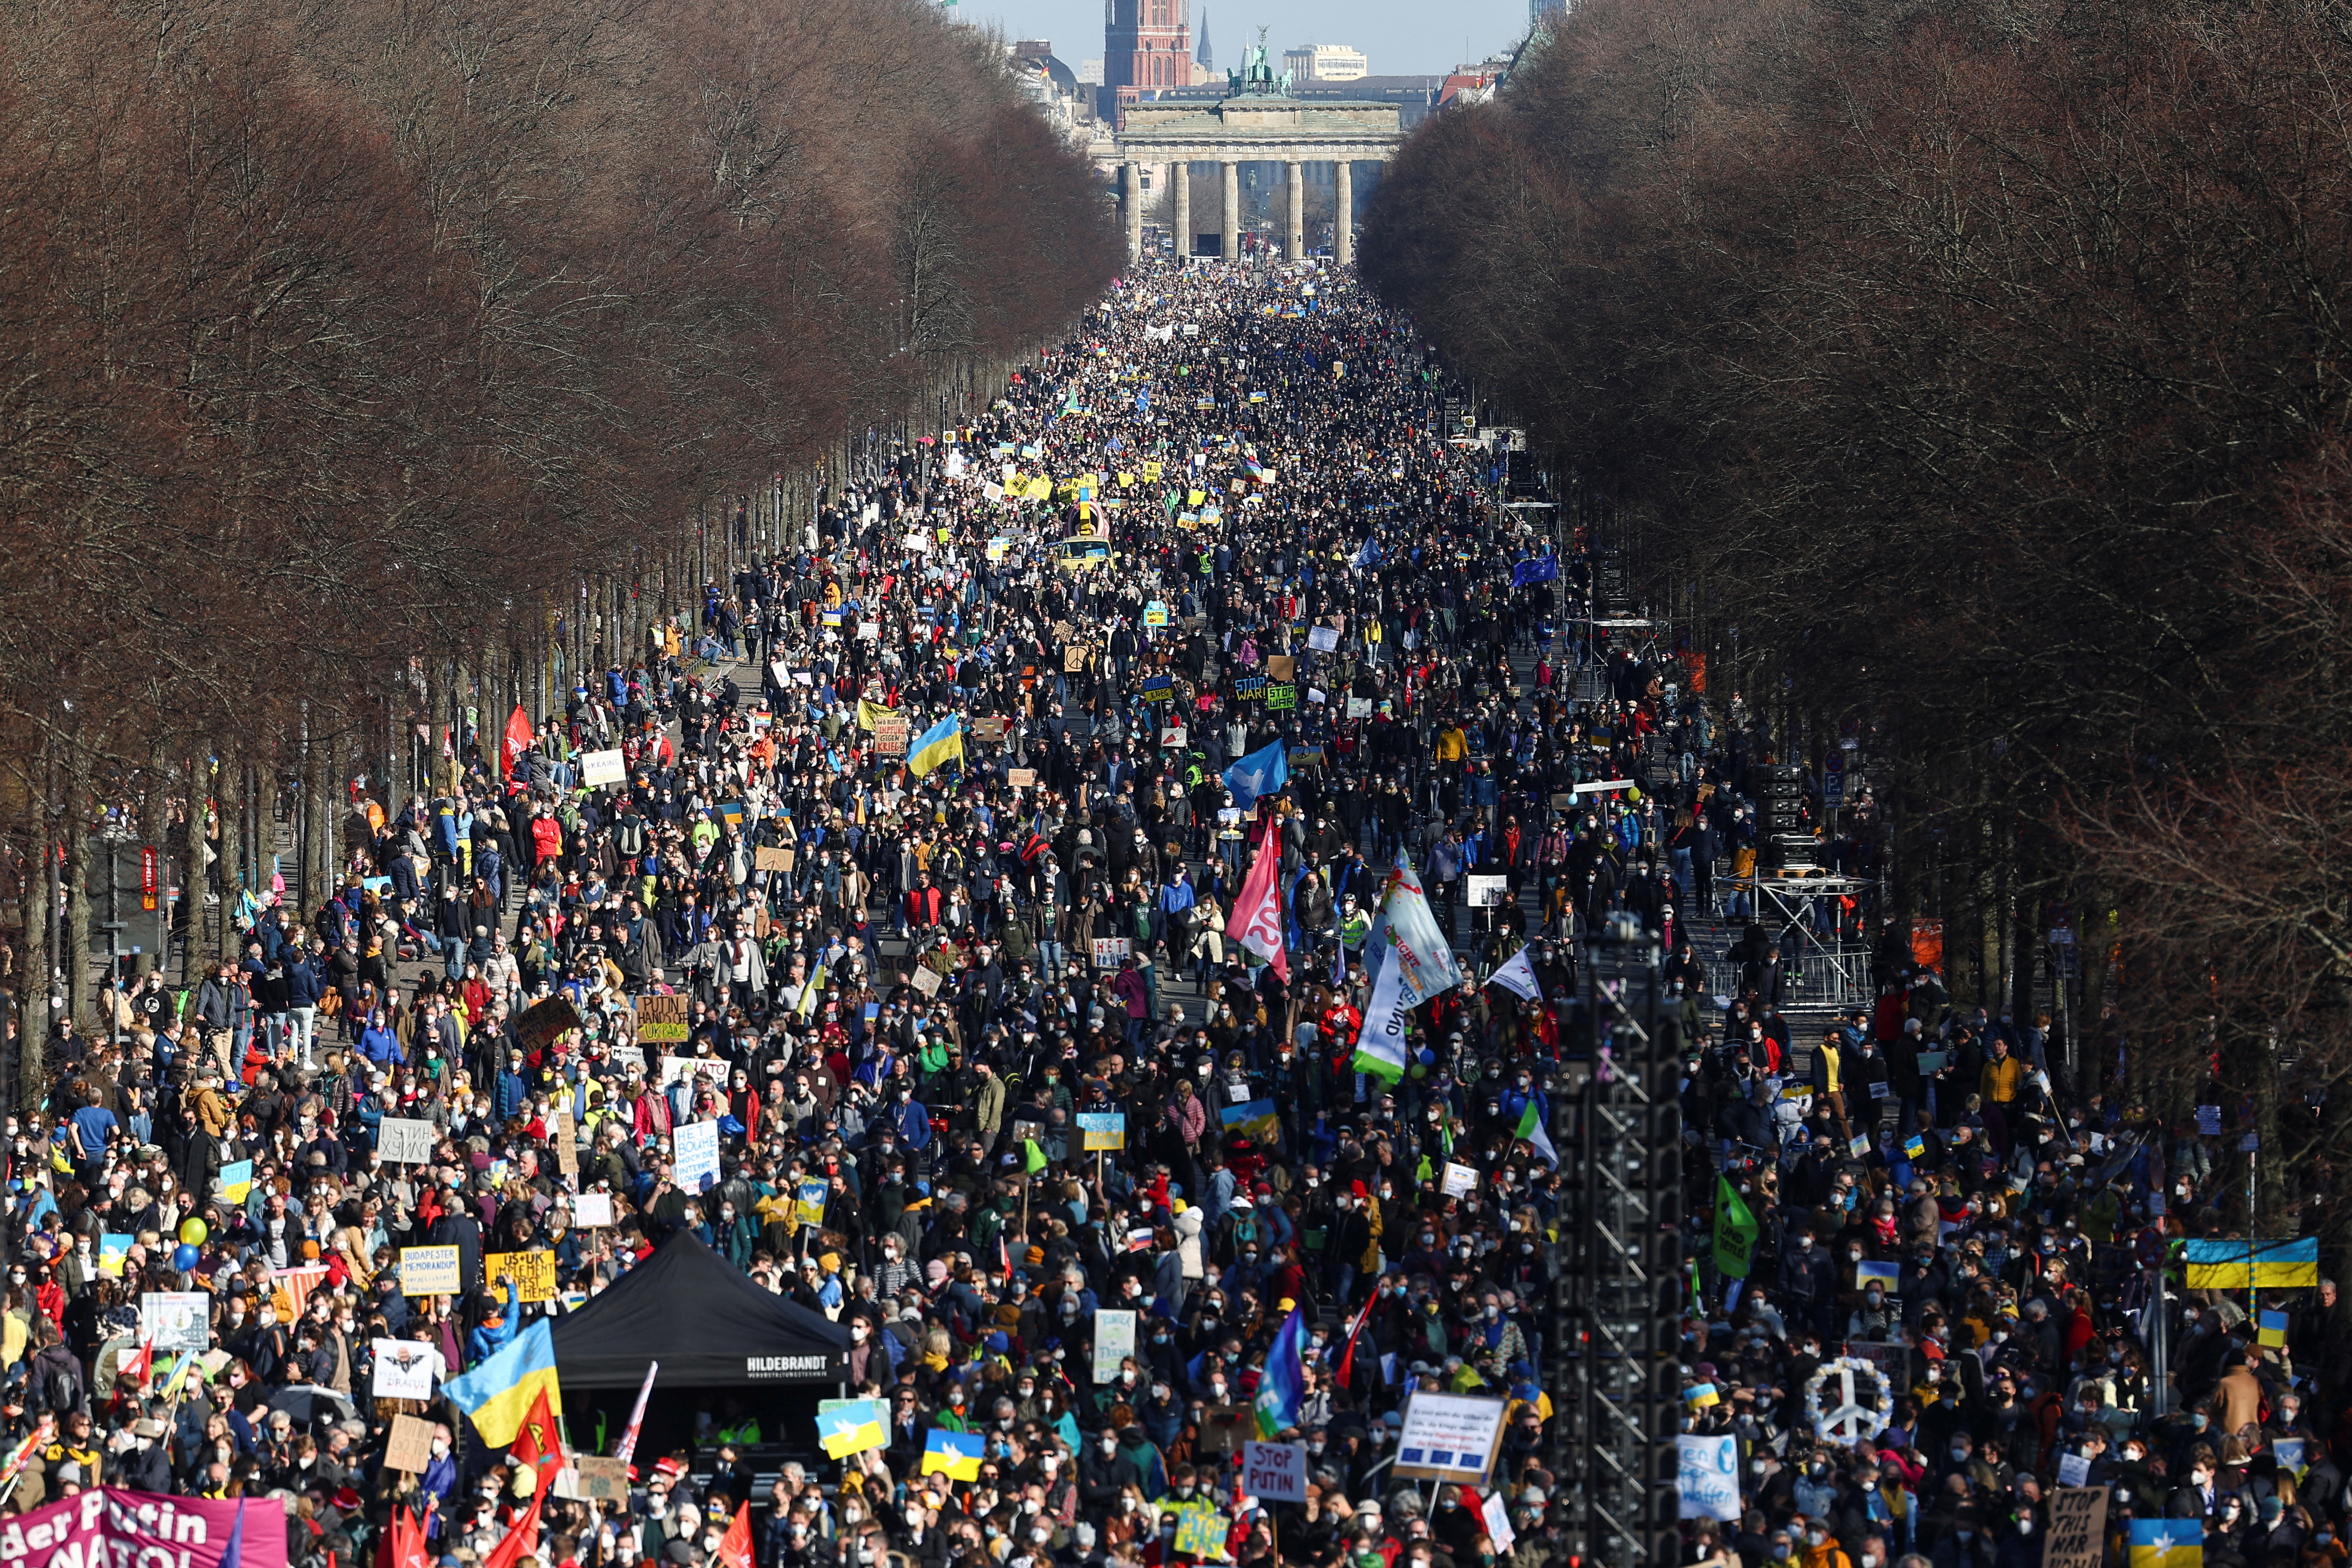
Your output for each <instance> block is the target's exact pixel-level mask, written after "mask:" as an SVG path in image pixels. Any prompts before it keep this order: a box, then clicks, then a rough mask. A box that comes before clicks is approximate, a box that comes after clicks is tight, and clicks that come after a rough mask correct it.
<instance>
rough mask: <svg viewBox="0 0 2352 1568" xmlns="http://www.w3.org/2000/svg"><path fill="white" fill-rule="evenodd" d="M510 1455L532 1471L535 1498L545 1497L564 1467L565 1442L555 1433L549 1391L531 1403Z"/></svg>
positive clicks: (532, 1493)
mask: <svg viewBox="0 0 2352 1568" xmlns="http://www.w3.org/2000/svg"><path fill="white" fill-rule="evenodd" d="M507 1454H508V1457H509V1458H513V1459H515V1460H516V1461H518V1462H519V1463H520V1464H521V1465H522V1467H523V1468H524V1469H528V1470H529V1471H530V1481H531V1495H532V1496H533V1497H534V1498H541V1497H545V1496H546V1495H547V1489H548V1486H549V1484H550V1483H551V1482H552V1481H553V1480H554V1479H555V1473H556V1471H558V1470H560V1469H562V1468H563V1439H562V1437H560V1436H559V1435H558V1434H557V1432H556V1430H555V1412H554V1411H553V1410H551V1409H550V1408H548V1404H547V1390H546V1389H544V1388H542V1389H541V1390H540V1391H539V1397H538V1398H536V1399H534V1400H532V1401H531V1402H530V1414H529V1415H527V1416H524V1417H523V1418H522V1426H521V1427H520V1428H519V1429H518V1430H517V1431H516V1433H515V1436H514V1441H513V1442H512V1443H510V1444H509V1445H508V1446H507ZM533 1506H536V1504H534V1505H533Z"/></svg>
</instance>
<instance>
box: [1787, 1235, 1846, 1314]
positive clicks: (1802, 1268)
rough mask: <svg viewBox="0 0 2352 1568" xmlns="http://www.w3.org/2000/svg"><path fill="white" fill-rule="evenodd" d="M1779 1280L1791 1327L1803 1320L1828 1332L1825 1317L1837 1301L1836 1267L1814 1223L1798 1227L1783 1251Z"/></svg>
mask: <svg viewBox="0 0 2352 1568" xmlns="http://www.w3.org/2000/svg"><path fill="white" fill-rule="evenodd" d="M1776 1284H1777V1286H1778V1288H1779V1294H1780V1301H1781V1303H1782V1309H1783V1312H1784V1314H1785V1316H1786V1317H1787V1318H1788V1320H1789V1325H1790V1329H1791V1330H1795V1329H1796V1328H1798V1326H1799V1325H1800V1324H1802V1325H1804V1326H1805V1327H1809V1328H1811V1330H1812V1331H1813V1332H1814V1333H1825V1332H1827V1330H1828V1329H1829V1327H1830V1325H1829V1323H1828V1322H1827V1321H1826V1320H1827V1318H1828V1315H1829V1312H1830V1311H1831V1309H1832V1307H1833V1306H1834V1305H1835V1304H1836V1301H1837V1278H1836V1268H1835V1266H1834V1265H1833V1264H1832V1262H1831V1261H1830V1255H1829V1253H1828V1252H1827V1251H1826V1250H1825V1249H1822V1247H1820V1246H1819V1245H1817V1244H1816V1241H1815V1238H1814V1236H1813V1228H1812V1227H1811V1225H1802V1226H1800V1227H1798V1228H1797V1234H1796V1236H1795V1237H1794V1238H1793V1239H1792V1242H1791V1245H1790V1246H1789V1247H1788V1248H1787V1249H1784V1250H1783V1251H1782V1252H1781V1254H1780V1279H1779V1280H1778V1281H1776Z"/></svg>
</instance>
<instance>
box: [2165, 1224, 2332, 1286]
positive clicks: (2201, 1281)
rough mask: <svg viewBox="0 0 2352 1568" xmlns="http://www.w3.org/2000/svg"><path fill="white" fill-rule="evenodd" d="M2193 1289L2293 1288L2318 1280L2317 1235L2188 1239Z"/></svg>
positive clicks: (2312, 1283)
mask: <svg viewBox="0 0 2352 1568" xmlns="http://www.w3.org/2000/svg"><path fill="white" fill-rule="evenodd" d="M2188 1253H2189V1279H2188V1285H2189V1289H2190V1290H2192V1291H2250V1290H2251V1291H2292V1290H2296V1289H2314V1288H2316V1287H2317V1285H2318V1284H2319V1238H2318V1237H2316V1236H2306V1237H2305V1238H2304V1239H2302V1240H2300V1241H2191V1242H2189V1243H2188Z"/></svg>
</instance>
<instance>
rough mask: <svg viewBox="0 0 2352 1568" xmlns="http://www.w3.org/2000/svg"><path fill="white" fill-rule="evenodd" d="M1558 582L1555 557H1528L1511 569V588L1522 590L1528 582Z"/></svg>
mask: <svg viewBox="0 0 2352 1568" xmlns="http://www.w3.org/2000/svg"><path fill="white" fill-rule="evenodd" d="M1557 581H1559V557H1558V556H1556V555H1538V556H1529V557H1528V559H1525V560H1523V561H1519V562H1517V563H1516V564H1515V565H1513V566H1512V568H1511V586H1512V587H1513V588H1524V587H1526V586H1527V585H1528V583H1530V582H1557Z"/></svg>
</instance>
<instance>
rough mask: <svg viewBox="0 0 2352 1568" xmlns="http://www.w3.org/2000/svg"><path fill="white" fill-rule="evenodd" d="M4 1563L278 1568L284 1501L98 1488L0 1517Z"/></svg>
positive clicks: (58, 1567)
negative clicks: (215, 1498) (220, 1499)
mask: <svg viewBox="0 0 2352 1568" xmlns="http://www.w3.org/2000/svg"><path fill="white" fill-rule="evenodd" d="M0 1563H5V1564H6V1565H7V1568H19V1564H21V1565H22V1568H286V1505H285V1504H283V1503H282V1502H278V1501H275V1500H271V1499H269V1498H232V1499H229V1500H226V1501H225V1502H210V1501H207V1500H205V1499H202V1498H193V1497H162V1496H159V1495H157V1494H156V1493H154V1492H144V1491H125V1490H122V1489H121V1488H120V1487H103V1488H100V1490H96V1491H86V1492H83V1493H81V1494H80V1495H79V1496H78V1497H69V1498H68V1499H66V1500H64V1501H63V1502H53V1503H50V1504H48V1505H47V1507H45V1508H37V1509H35V1510H33V1511H31V1512H30V1513H19V1514H12V1515H10V1516H9V1517H8V1518H6V1519H5V1520H0Z"/></svg>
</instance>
